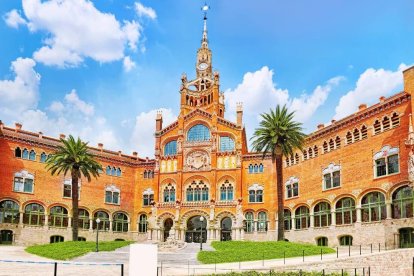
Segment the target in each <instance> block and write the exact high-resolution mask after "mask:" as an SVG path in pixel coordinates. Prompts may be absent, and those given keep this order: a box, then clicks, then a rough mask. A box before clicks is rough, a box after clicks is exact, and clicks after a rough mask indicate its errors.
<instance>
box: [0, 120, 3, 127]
mask: <svg viewBox="0 0 414 276" xmlns="http://www.w3.org/2000/svg"><path fill="white" fill-rule="evenodd" d="M3 127H4V124H3V121H2V120H0V129H3Z"/></svg>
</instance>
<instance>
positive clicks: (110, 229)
mask: <svg viewBox="0 0 414 276" xmlns="http://www.w3.org/2000/svg"><path fill="white" fill-rule="evenodd" d="M105 230H106V229H105ZM109 232H112V219H110V220H109Z"/></svg>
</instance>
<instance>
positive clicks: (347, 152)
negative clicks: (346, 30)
mask: <svg viewBox="0 0 414 276" xmlns="http://www.w3.org/2000/svg"><path fill="white" fill-rule="evenodd" d="M402 77H403V78H404V91H402V92H400V93H397V94H395V95H393V96H391V97H389V98H384V97H382V98H380V99H379V102H378V103H377V104H375V105H373V106H369V107H368V106H367V105H365V104H361V105H360V106H359V110H358V112H356V113H354V114H352V115H350V116H348V117H346V118H343V119H341V120H338V121H332V122H331V124H330V125H329V126H324V125H319V126H318V129H317V131H315V132H313V133H310V134H309V135H308V137H307V139H306V145H305V148H304V150H303V152H299V151H297V152H295V153H294V154H293V155H292V156H288V157H286V158H285V160H284V164H283V167H284V168H283V170H284V171H283V175H284V182H285V191H284V193H285V229H286V238H287V239H289V240H291V241H303V242H309V243H318V244H328V245H330V246H335V245H348V244H350V243H358V244H361V243H363V244H365V243H372V242H387V243H393V242H395V243H396V244H401V246H404V245H407V244H411V243H413V238H414V236H413V230H414V219H413V191H412V187H411V181H412V179H413V177H414V156H413V153H412V147H413V145H414V131H413V126H412V118H411V112H412V111H411V107H412V104H413V103H412V99H411V93H414V67H411V68H409V69H407V70H406V71H404V74H403V76H402ZM181 82H182V84H181V88H180V95H181V96H180V114H179V116H178V118H177V120H176V121H175V122H173V123H172V124H170V125H168V126H164V125H163V119H162V114H161V113H159V114H157V118H156V122H155V125H156V132H155V158H154V159H151V160H149V159H144V158H140V157H138V154H137V153H133V154H132V155H126V154H124V153H122V152H113V151H110V150H106V149H104V148H103V145H102V144H98V146H97V147H90V151H91V152H92V153H93V154H94V155H95V156H96V158H97V159H98V160H99V162H101V164H102V167H103V171H102V172H101V176H100V177H99V178H98V179H97V180H95V179H94V180H92V181H91V182H87V181H86V180H85V179H82V180H81V183H80V184H79V187H80V201H79V205H80V214H79V216H80V233H79V235H80V237H82V238H84V239H86V240H93V239H94V237H95V231H96V229H97V228H99V229H100V230H101V232H102V233H101V234H100V237H101V239H104V240H114V239H128V240H137V241H144V240H152V241H162V240H165V239H166V238H167V237H168V236H169V235H172V234H174V236H175V238H177V239H180V240H183V241H186V242H198V241H199V240H200V239H203V240H228V239H234V240H241V239H244V240H273V239H275V238H276V236H277V233H276V227H277V217H276V216H277V212H276V206H277V202H276V185H275V179H276V174H275V166H274V164H272V160H271V158H270V157H269V156H265V158H263V156H262V154H260V153H253V152H249V150H248V145H247V139H246V133H245V129H244V126H243V109H242V105H241V104H240V105H238V107H237V114H236V118H237V119H236V122H230V121H228V120H226V119H225V118H224V113H225V105H224V95H223V93H222V92H221V91H220V75H219V73H218V72H213V70H212V52H211V50H210V49H209V46H208V39H207V27H206V18H205V19H204V31H203V37H202V42H201V46H200V48H199V49H198V51H197V60H196V77H195V79H194V80H188V79H187V76H186V75H183V76H182V78H181ZM58 144H59V139H56V138H51V137H48V136H45V135H43V133H40V132H39V133H32V132H28V131H25V130H23V128H22V125H21V124H16V125H15V127H7V126H5V125H3V123H0V231H1V242H2V243H7V242H14V243H16V244H31V243H45V242H57V241H61V240H69V239H70V237H71V199H70V197H71V180H70V178H69V177H63V176H51V175H50V173H48V172H47V171H46V170H45V164H44V162H45V160H46V158H47V155H48V154H51V153H53V151H54V149H55V148H56V146H57V145H58ZM200 217H203V218H204V221H200ZM97 218H100V220H101V223H100V224H98V225H97V223H96V222H95V221H96V219H97Z"/></svg>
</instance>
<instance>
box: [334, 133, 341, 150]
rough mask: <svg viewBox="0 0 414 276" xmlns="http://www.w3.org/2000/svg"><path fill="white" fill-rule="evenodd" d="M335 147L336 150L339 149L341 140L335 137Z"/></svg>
mask: <svg viewBox="0 0 414 276" xmlns="http://www.w3.org/2000/svg"><path fill="white" fill-rule="evenodd" d="M335 147H336V148H337V149H339V148H341V138H340V137H339V136H336V139H335Z"/></svg>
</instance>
